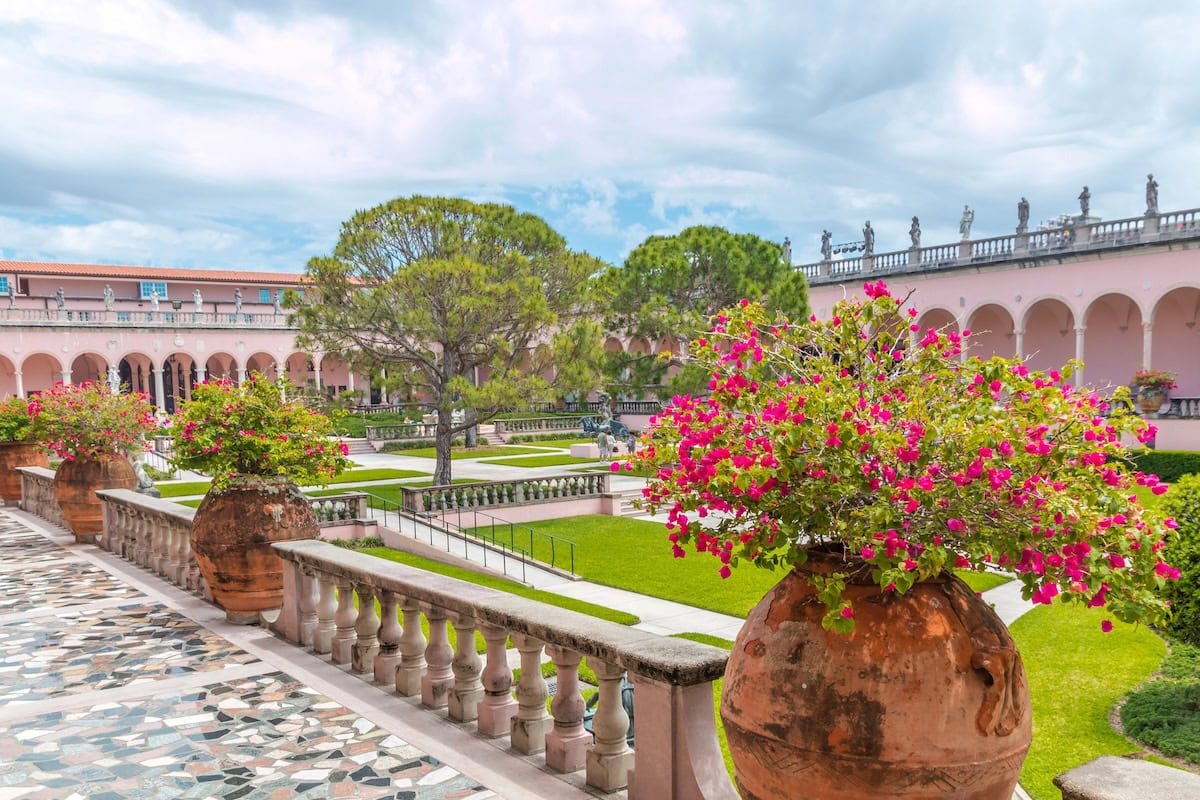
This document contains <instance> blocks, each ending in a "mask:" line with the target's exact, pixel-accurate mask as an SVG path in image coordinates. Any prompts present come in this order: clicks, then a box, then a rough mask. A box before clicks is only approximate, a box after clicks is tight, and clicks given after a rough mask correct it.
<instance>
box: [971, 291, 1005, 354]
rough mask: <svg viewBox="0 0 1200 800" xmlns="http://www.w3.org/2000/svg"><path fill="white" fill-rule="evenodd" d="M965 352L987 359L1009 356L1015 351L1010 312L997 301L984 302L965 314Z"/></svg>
mask: <svg viewBox="0 0 1200 800" xmlns="http://www.w3.org/2000/svg"><path fill="white" fill-rule="evenodd" d="M967 330H969V331H971V336H970V337H969V338H968V339H967V354H968V355H970V356H976V357H978V358H981V359H984V360H987V359H989V358H991V357H993V356H1001V357H1003V358H1010V357H1011V356H1013V355H1015V354H1016V352H1017V342H1016V335H1015V334H1016V324H1015V323H1014V321H1013V317H1012V313H1011V312H1009V310H1008V309H1007V308H1005V307H1004V306H1002V305H999V304H998V303H984V304H982V305H980V306H978V307H976V308H975V309H974V310H972V311H971V313H970V314H969V315H968V316H967Z"/></svg>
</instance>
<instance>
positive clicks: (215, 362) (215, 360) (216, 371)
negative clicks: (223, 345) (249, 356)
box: [204, 351, 238, 383]
mask: <svg viewBox="0 0 1200 800" xmlns="http://www.w3.org/2000/svg"><path fill="white" fill-rule="evenodd" d="M237 374H238V361H237V358H235V357H234V356H233V355H231V354H229V353H224V352H220V351H218V352H216V353H212V354H210V355H209V356H208V358H207V359H205V361H204V377H205V378H206V379H209V380H214V381H216V380H221V381H232V382H234V383H236V382H237Z"/></svg>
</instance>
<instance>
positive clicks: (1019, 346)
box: [1013, 328, 1025, 358]
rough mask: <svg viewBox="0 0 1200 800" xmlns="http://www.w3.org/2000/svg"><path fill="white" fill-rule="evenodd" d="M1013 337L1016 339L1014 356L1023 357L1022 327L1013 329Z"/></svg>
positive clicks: (1023, 332) (1023, 336)
mask: <svg viewBox="0 0 1200 800" xmlns="http://www.w3.org/2000/svg"><path fill="white" fill-rule="evenodd" d="M1013 338H1015V339H1016V356H1017V358H1024V357H1025V331H1024V329H1022V328H1015V329H1013Z"/></svg>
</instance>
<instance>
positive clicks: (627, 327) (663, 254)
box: [601, 226, 809, 396]
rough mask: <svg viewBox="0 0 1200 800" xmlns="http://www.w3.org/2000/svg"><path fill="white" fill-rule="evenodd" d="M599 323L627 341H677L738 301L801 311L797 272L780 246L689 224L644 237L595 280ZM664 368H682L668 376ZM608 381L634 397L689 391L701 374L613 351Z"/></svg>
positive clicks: (803, 302)
mask: <svg viewBox="0 0 1200 800" xmlns="http://www.w3.org/2000/svg"><path fill="white" fill-rule="evenodd" d="M601 285H602V286H603V287H604V292H603V294H604V296H605V304H606V313H605V326H606V328H607V329H608V330H609V331H612V332H618V333H621V334H623V335H624V336H625V337H626V338H627V339H629V338H635V337H637V338H644V339H646V340H648V341H649V342H655V341H658V340H661V339H663V338H664V337H668V336H669V337H672V338H673V339H675V340H676V341H677V342H678V343H679V344H680V345H681V346H683V347H686V345H687V342H688V341H689V340H691V339H692V338H694V337H695V336H696V335H698V334H699V333H700V332H702V331H704V330H706V329H707V328H708V325H709V318H710V317H712V316H713V315H714V314H716V313H717V312H719V311H720V310H721V309H723V308H727V307H729V306H731V305H733V304H735V303H737V302H738V301H740V300H741V299H742V298H747V299H750V300H755V301H758V302H761V303H762V304H763V305H765V306H766V308H767V310H768V311H769V312H771V313H776V312H780V313H783V314H786V315H787V316H788V317H790V318H792V319H803V318H804V317H806V316H808V313H809V312H808V288H807V283H806V282H805V280H804V276H803V275H802V274H801V273H799V272H797V271H796V270H794V269H792V267H791V266H790V265H789V264H787V263H785V261H784V258H783V248H782V247H781V246H780V245H778V244H775V243H774V242H770V241H767V240H766V239H763V238H761V237H759V236H755V235H753V234H748V233H731V232H730V231H727V230H725V229H724V228H719V227H712V226H694V227H691V228H687V229H686V230H684V231H682V232H680V233H679V234H677V235H674V236H651V237H650V238H648V239H647V240H646V241H645V242H643V243H642V244H641V245H639V246H638V247H637V248H636V249H635V250H633V252H631V253H630V254H629V256H628V257H627V258H626V259H625V264H624V266H622V267H620V268H615V267H614V268H610V269H609V270H608V271H607V272H606V273H605V275H604V276H603V278H602V279H601ZM672 366H676V367H679V366H682V370H678V369H677V370H674V371H673V372H675V373H677V374H674V375H672V376H671V377H668V374H669V371H671V370H670V368H671V367H672ZM608 371H609V375H610V380H611V383H610V386H611V387H612V389H613V390H617V391H622V390H623V391H626V392H629V393H631V394H634V395H636V396H641V395H642V394H644V393H646V391H647V389H648V388H649V387H656V386H659V385H662V384H664V383H665V384H666V386H667V387H668V389H667V394H672V393H675V392H681V391H696V390H697V389H698V388H700V387H701V386H703V385H704V383H705V382H706V381H707V377H706V376H705V375H702V374H697V371H696V370H694V369H689V368H688V367H687V365H686V364H683V365H681V363H680V361H679V360H678V359H666V360H664V359H661V358H657V357H655V356H654V355H653V354H636V353H614V354H611V355H610V360H609V363H608Z"/></svg>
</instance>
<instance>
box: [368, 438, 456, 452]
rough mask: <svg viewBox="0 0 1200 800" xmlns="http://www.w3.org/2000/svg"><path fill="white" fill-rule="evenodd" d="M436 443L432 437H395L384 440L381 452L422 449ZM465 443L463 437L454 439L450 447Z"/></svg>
mask: <svg viewBox="0 0 1200 800" xmlns="http://www.w3.org/2000/svg"><path fill="white" fill-rule="evenodd" d="M436 444H437V443H436V442H434V441H433V439H396V440H393V441H390V442H384V444H383V449H382V450H380V451H379V452H381V453H398V452H400V451H402V450H424V449H425V448H427V447H433V446H435V445H436ZM464 444H466V440H464V439H461V438H459V439H455V440H454V441H453V442H452V443H451V446H452V447H462V446H463V445H464Z"/></svg>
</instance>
